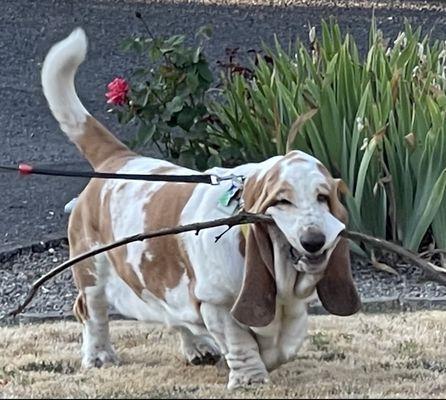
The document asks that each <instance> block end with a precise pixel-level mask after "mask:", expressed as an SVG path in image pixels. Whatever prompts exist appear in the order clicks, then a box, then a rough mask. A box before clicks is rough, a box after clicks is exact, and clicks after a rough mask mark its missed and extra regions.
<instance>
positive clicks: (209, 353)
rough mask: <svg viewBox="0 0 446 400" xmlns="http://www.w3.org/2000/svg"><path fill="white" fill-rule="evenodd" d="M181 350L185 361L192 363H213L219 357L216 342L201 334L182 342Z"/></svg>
mask: <svg viewBox="0 0 446 400" xmlns="http://www.w3.org/2000/svg"><path fill="white" fill-rule="evenodd" d="M182 352H183V355H184V358H185V360H186V362H187V363H188V364H192V365H215V364H216V363H217V362H218V361H219V360H220V358H221V354H220V349H219V348H218V346H217V344H216V343H215V342H214V341H213V340H212V339H210V338H207V337H203V336H195V337H194V338H193V340H188V341H187V342H184V343H183V345H182Z"/></svg>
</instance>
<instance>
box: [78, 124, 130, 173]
mask: <svg viewBox="0 0 446 400" xmlns="http://www.w3.org/2000/svg"><path fill="white" fill-rule="evenodd" d="M75 144H76V146H77V147H78V148H79V150H80V151H81V153H82V154H83V155H84V157H85V158H86V159H87V160H88V161H89V162H90V164H91V165H92V166H93V168H94V169H99V168H100V167H101V166H102V164H103V163H105V162H107V161H108V160H109V159H110V158H114V159H120V158H122V157H123V156H126V155H131V156H135V155H136V154H135V153H134V152H132V151H131V150H130V149H129V148H128V147H127V146H126V145H124V144H123V143H122V142H121V141H119V140H118V139H117V138H116V137H115V136H114V135H113V134H112V133H111V132H110V131H109V130H108V129H107V128H106V127H105V126H104V125H102V124H101V123H100V122H99V121H97V120H96V119H95V118H93V117H91V116H88V117H87V121H86V122H85V124H84V133H83V134H82V135H81V136H79V138H78V139H76V141H75ZM101 169H103V168H101Z"/></svg>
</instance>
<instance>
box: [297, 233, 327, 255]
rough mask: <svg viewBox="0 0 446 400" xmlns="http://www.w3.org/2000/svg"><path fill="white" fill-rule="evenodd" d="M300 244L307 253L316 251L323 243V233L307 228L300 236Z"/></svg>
mask: <svg viewBox="0 0 446 400" xmlns="http://www.w3.org/2000/svg"><path fill="white" fill-rule="evenodd" d="M300 244H301V245H302V247H303V248H304V249H305V250H306V251H308V252H309V253H316V252H318V251H319V250H320V249H322V247H324V244H325V235H324V234H323V233H322V232H321V231H319V230H316V229H309V230H308V231H306V232H305V233H304V234H303V235H302V236H301V237H300Z"/></svg>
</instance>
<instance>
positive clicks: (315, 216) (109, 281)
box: [42, 28, 360, 388]
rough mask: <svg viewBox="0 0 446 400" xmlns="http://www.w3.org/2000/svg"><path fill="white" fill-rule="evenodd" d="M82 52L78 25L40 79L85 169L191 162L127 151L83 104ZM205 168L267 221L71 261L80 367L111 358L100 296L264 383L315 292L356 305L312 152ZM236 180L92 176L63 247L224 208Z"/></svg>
mask: <svg viewBox="0 0 446 400" xmlns="http://www.w3.org/2000/svg"><path fill="white" fill-rule="evenodd" d="M86 51H87V38H86V35H85V33H84V31H83V30H82V29H80V28H77V29H76V30H74V31H73V32H72V33H71V35H70V36H68V37H67V38H65V39H64V40H62V41H61V42H59V43H57V44H56V45H54V46H53V47H52V48H51V50H50V51H49V53H48V54H47V56H46V58H45V62H44V64H43V68H42V86H43V92H44V94H45V97H46V99H47V101H48V104H49V107H50V109H51V111H52V113H53V115H54V117H55V118H56V119H57V121H58V122H59V124H60V127H61V129H62V130H63V131H64V132H65V133H66V135H67V136H68V138H69V139H70V140H71V141H72V142H73V143H74V144H75V145H76V146H77V147H78V149H79V150H80V151H81V153H82V154H83V155H84V156H85V158H86V159H87V160H88V161H89V162H90V164H91V165H92V167H93V168H94V170H96V171H102V172H120V173H144V174H145V173H147V174H176V175H190V174H197V172H196V171H193V170H190V169H187V168H183V167H180V166H177V165H175V164H172V163H170V162H167V161H163V160H159V159H155V158H149V157H143V156H140V155H138V154H136V153H134V152H133V151H131V150H130V149H129V148H127V147H126V146H125V145H124V144H123V143H121V142H120V141H119V140H118V139H117V138H116V137H115V136H113V134H111V133H110V132H109V131H108V130H107V129H106V128H105V127H104V126H103V125H101V124H100V123H99V122H98V121H97V120H96V119H95V118H94V117H92V116H91V115H90V114H89V112H88V111H87V110H86V109H85V108H84V106H83V105H82V103H81V101H80V100H79V98H78V96H77V94H76V90H75V86H74V76H75V74H76V71H77V69H78V67H79V65H80V64H81V62H82V61H83V60H84V58H85V55H86ZM206 173H212V174H216V175H220V176H221V175H229V174H234V175H236V176H244V177H245V180H244V183H243V186H242V187H240V188H239V190H240V197H241V198H240V201H241V202H242V204H243V209H244V210H246V211H249V212H254V213H264V214H268V215H270V216H271V217H272V218H273V220H274V223H270V224H266V223H258V224H251V225H246V226H245V228H246V229H244V228H243V227H240V226H236V227H233V228H232V229H230V230H229V231H227V232H226V233H225V234H224V235H223V236H222V237H221V238H220V240H218V241H217V242H216V241H215V237H216V236H217V235H219V234H220V233H222V232H223V231H224V230H225V229H226V228H225V227H216V228H212V229H207V230H202V231H200V232H199V234H196V233H195V232H186V233H182V234H179V235H172V236H165V237H158V238H154V239H150V240H146V241H144V242H134V243H130V244H128V245H127V246H123V247H119V248H116V249H114V250H111V251H109V252H107V253H103V254H100V255H98V256H96V257H94V258H90V259H87V260H85V261H83V262H81V263H79V264H77V265H75V266H74V267H73V269H72V271H73V276H74V280H75V283H76V286H77V288H78V290H79V294H78V296H77V299H76V301H75V304H74V314H75V315H76V317H77V318H78V319H79V320H80V321H81V322H82V323H83V343H82V357H83V358H82V365H83V366H84V367H99V366H101V365H103V364H106V363H116V362H118V358H117V356H116V355H115V352H114V350H113V346H112V344H111V343H110V336H109V322H108V314H107V311H108V306H109V305H112V306H113V307H114V308H115V309H116V310H117V311H118V312H119V313H121V314H123V315H125V316H127V317H131V318H135V319H138V320H143V321H150V322H154V323H160V324H164V325H167V326H169V327H172V328H174V329H177V330H178V332H179V335H180V337H181V345H180V347H181V351H182V353H183V355H184V357H185V359H186V361H187V362H190V363H193V364H198V363H213V362H215V361H216V360H218V359H219V358H220V357H221V356H222V357H224V359H225V360H226V363H227V366H228V368H229V381H228V387H229V388H236V387H241V386H246V385H251V384H257V383H264V382H267V381H268V372H269V371H271V370H273V369H275V368H277V367H279V366H280V365H281V364H283V363H285V362H287V361H289V360H292V359H293V358H294V357H295V355H296V352H297V351H298V349H299V347H300V346H301V345H302V342H303V341H304V339H305V336H306V333H307V319H308V317H307V306H308V301H309V300H308V299H309V298H310V297H311V296H314V294H315V293H317V295H318V296H319V299H320V301H321V303H322V305H323V306H324V307H325V308H326V310H328V311H329V312H330V313H333V314H336V315H351V314H353V313H355V312H356V311H358V309H359V308H360V299H359V297H358V294H357V291H356V288H355V285H354V282H353V279H352V274H351V269H350V257H349V248H348V242H347V241H346V239H344V238H342V237H341V236H340V233H341V231H342V230H344V229H345V224H346V222H347V213H346V210H345V208H344V207H343V206H342V204H341V202H340V200H339V198H338V195H339V194H338V191H339V187H338V186H339V180H336V179H334V178H333V177H332V176H331V175H330V173H329V172H328V170H327V169H326V168H325V167H324V166H323V165H322V164H321V163H320V162H319V161H318V160H316V159H315V158H313V157H312V156H309V155H307V154H305V153H303V152H301V151H292V152H290V153H288V154H286V155H284V156H276V157H272V158H270V159H268V160H266V161H264V162H260V163H249V164H244V165H240V166H238V167H236V168H233V169H225V168H212V169H210V170H208V171H206ZM231 185H232V183H231V182H230V181H228V182H222V183H221V184H220V185H207V184H203V183H198V184H196V183H172V182H146V181H135V180H133V181H128V180H119V179H111V180H102V179H91V180H90V182H89V183H88V185H87V186H86V188H85V189H84V190H83V192H82V193H81V194H80V196H79V198H78V200H77V202H76V205H75V206H74V209H73V210H72V213H71V215H70V219H69V226H68V238H69V245H70V257H75V256H77V255H79V254H81V253H83V252H86V251H88V250H91V249H93V248H94V247H95V246H100V245H103V244H107V243H110V242H113V241H115V240H118V239H120V238H123V237H125V236H129V235H132V234H136V233H141V232H144V231H153V230H156V229H160V228H163V227H174V226H177V225H182V224H188V223H193V222H203V221H208V220H212V219H217V218H222V217H226V216H227V214H228V213H227V210H226V209H225V207H224V206H223V207H222V206H221V204H220V203H221V201H220V199H221V198H222V197H224V196H225V194H227V193H228V191H231V190H232V189H231Z"/></svg>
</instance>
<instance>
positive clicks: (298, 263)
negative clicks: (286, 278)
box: [289, 245, 327, 273]
mask: <svg viewBox="0 0 446 400" xmlns="http://www.w3.org/2000/svg"><path fill="white" fill-rule="evenodd" d="M289 253H290V260H291V262H292V263H293V265H294V267H295V268H296V269H297V270H298V271H301V272H307V273H316V272H320V267H321V266H322V265H323V264H324V263H325V261H326V260H327V250H324V251H323V252H322V253H320V254H302V253H299V252H298V251H297V250H296V249H295V248H294V247H293V246H291V245H290V252H289Z"/></svg>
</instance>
